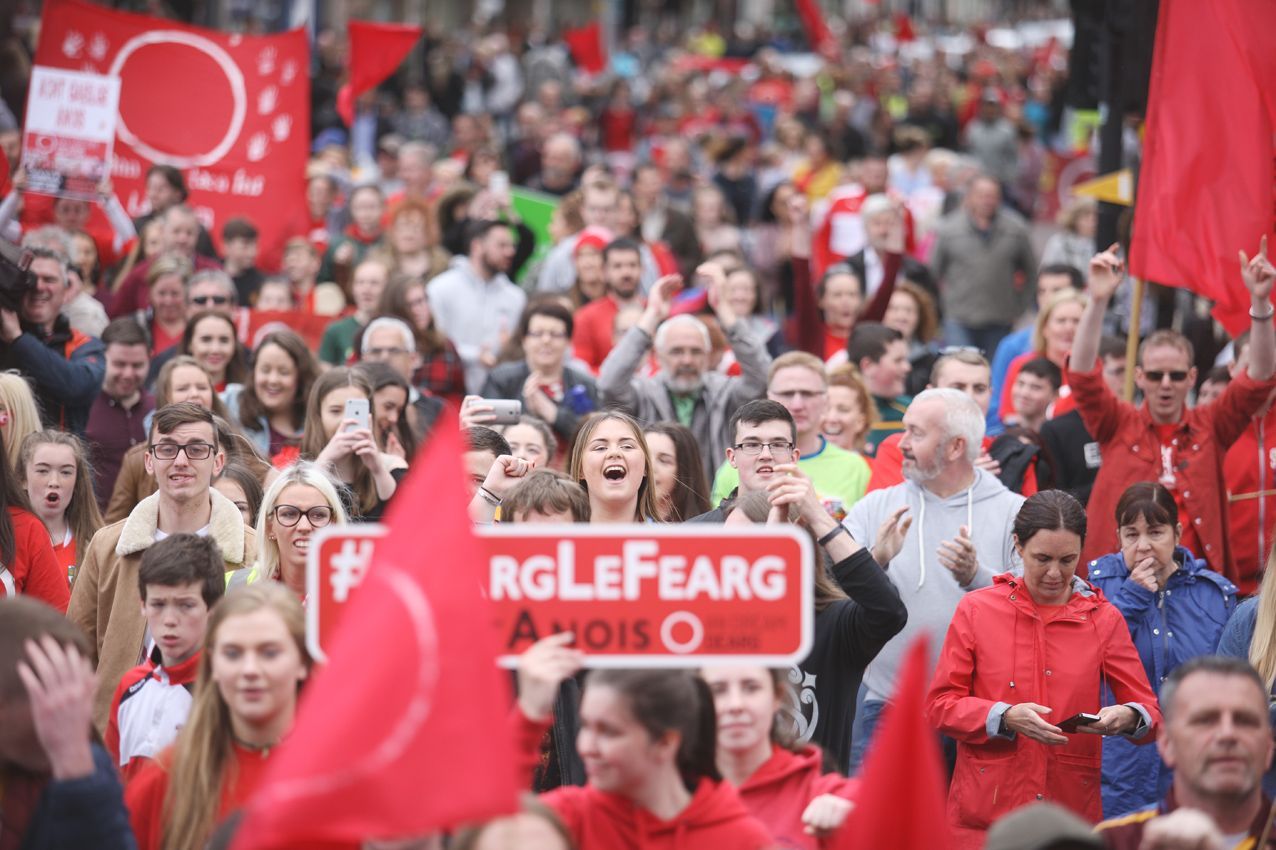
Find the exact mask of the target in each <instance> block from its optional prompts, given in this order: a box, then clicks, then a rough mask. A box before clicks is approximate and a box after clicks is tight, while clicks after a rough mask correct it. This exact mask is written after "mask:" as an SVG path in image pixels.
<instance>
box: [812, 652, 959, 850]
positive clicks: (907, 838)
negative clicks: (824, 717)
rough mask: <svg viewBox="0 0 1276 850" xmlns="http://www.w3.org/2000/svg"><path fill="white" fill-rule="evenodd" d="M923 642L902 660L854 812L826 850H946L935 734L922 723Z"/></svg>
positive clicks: (948, 837)
mask: <svg viewBox="0 0 1276 850" xmlns="http://www.w3.org/2000/svg"><path fill="white" fill-rule="evenodd" d="M927 658H928V656H927V654H926V638H925V636H923V637H919V638H918V639H917V640H915V641H914V642H913V645H912V646H911V647H910V648H909V650H908V654H907V655H906V656H905V658H904V666H903V669H902V671H901V673H900V677H899V684H898V685H896V688H895V698H894V699H893V700H892V701H891V703H890V705H888V706H887V707H886V712H885V714H884V715H883V716H882V721H881V723H880V724H878V727H877V731H876V733H875V734H874V737H873V745H872V747H871V748H870V749H869V751H868V757H867V758H866V759H865V761H864V768H863V770H861V771H860V774H859V778H860V793H859V796H858V798H857V799H856V801H855V808H854V809H853V810H852V811H851V814H850V815H849V816H848V817H847V821H846V823H845V824H843V825H842V828H841V829H839V830H838V831H837V832H836V833H835V834H834V838H833V841H832V842H831V843H830V845H829V846H830V847H832V848H837V850H853V848H859V847H890V848H891V850H949V848H950V847H952V835H951V834H950V832H949V829H948V816H947V814H946V811H945V810H946V807H947V801H946V796H947V795H946V793H945V787H946V785H947V781H946V779H945V772H944V766H943V763H942V762H941V760H940V755H939V741H938V739H937V738H936V735H935V730H934V729H933V728H932V727H931V726H930V725H929V724H928V723H927V722H926V717H925V708H926V687H927V684H928V683H927V681H926V678H927V676H926V667H927Z"/></svg>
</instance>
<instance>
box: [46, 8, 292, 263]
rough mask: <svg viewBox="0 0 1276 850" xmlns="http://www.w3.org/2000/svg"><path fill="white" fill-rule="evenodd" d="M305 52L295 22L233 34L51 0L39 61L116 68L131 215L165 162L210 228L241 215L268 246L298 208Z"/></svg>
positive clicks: (119, 142)
mask: <svg viewBox="0 0 1276 850" xmlns="http://www.w3.org/2000/svg"><path fill="white" fill-rule="evenodd" d="M309 56H310V53H309V48H308V46H307V44H306V36H305V32H304V31H302V30H299V29H298V30H293V31H291V32H287V33H283V34H280V35H270V36H247V35H232V34H228V33H220V32H214V31H212V30H205V29H199V28H197V27H190V26H186V25H184V24H179V23H175V22H173V21H167V20H160V19H158V18H149V17H145V16H143V15H132V14H127V13H124V12H116V11H112V10H110V9H104V8H102V7H101V6H96V5H92V4H90V3H86V2H82V0H47V1H46V2H45V4H44V16H43V18H42V22H41V26H40V44H39V48H38V49H37V51H36V62H37V63H38V64H40V65H48V66H51V67H54V68H65V69H69V70H74V71H85V72H88V73H94V74H105V75H108V76H113V77H119V78H120V82H121V86H120V103H119V121H118V123H117V125H116V139H115V160H114V163H113V165H112V169H111V176H112V179H113V181H114V183H115V191H116V194H117V195H119V197H120V200H121V201H122V202H123V204H124V208H125V209H126V210H128V211H129V213H130V214H131V215H140V214H142V213H144V212H146V211H147V209H148V205H147V201H146V191H145V189H146V170H147V169H148V168H149V167H150V166H151V165H152V164H155V163H162V164H167V165H172V166H175V167H177V168H179V169H181V171H182V173H183V174H184V175H185V177H186V185H187V187H188V188H189V189H190V198H189V203H190V204H191V206H192V207H194V208H195V211H196V213H197V214H198V215H199V217H200V220H201V222H202V223H203V224H204V226H205V227H206V228H208V230H209V231H210V232H211V233H213V234H217V233H218V231H219V230H220V227H221V224H222V223H223V222H224V221H225V220H226V219H227V218H230V217H232V216H247V217H248V218H250V219H252V221H253V223H254V224H256V225H257V227H258V229H259V230H260V232H261V255H262V256H263V257H271V256H278V255H279V252H280V249H281V248H282V245H283V240H284V238H285V236H286V233H285V230H286V226H287V224H288V222H290V221H295V220H297V219H298V218H304V217H305V214H306V212H305V165H306V155H307V153H308V148H309V138H310V70H309V61H310V59H309Z"/></svg>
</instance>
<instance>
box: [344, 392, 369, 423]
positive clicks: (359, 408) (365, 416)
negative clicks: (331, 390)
mask: <svg viewBox="0 0 1276 850" xmlns="http://www.w3.org/2000/svg"><path fill="white" fill-rule="evenodd" d="M341 418H342V419H343V420H346V419H353V420H354V421H355V423H356V424H354V425H347V426H346V430H347V431H359V430H363V431H371V430H372V415H371V413H370V411H369V409H368V400H367V399H366V398H348V399H346V410H345V413H343V414H342V415H341Z"/></svg>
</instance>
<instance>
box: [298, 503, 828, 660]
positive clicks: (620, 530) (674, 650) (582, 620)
mask: <svg viewBox="0 0 1276 850" xmlns="http://www.w3.org/2000/svg"><path fill="white" fill-rule="evenodd" d="M384 534H385V529H384V527H382V526H379V525H359V526H343V527H330V528H325V529H323V530H322V531H321V532H320V533H319V534H318V535H316V537H315V541H314V543H312V544H311V547H310V553H309V563H308V567H307V603H306V615H307V639H308V641H309V642H310V650H311V652H312V654H314V655H315V656H316V657H318V658H322V657H323V645H324V642H325V640H326V639H328V638H329V637H330V636H331V634H332V632H333V630H334V629H336V628H337V625H338V623H339V622H340V617H341V608H342V606H343V605H344V604H345V603H346V602H348V601H349V599H350V597H351V595H352V593H353V592H356V591H357V588H358V586H359V584H360V583H361V582H362V580H363V578H364V576H365V575H366V574H367V571H368V570H369V569H376V564H375V561H376V542H377V540H378V539H379V538H381V537H382V536H384ZM479 536H480V537H481V538H482V539H483V540H484V541H485V543H486V544H487V552H488V562H487V564H485V565H480V566H479V568H478V569H477V570H475V571H474V573H473V576H474V579H475V580H478V581H482V582H483V588H484V591H485V593H486V595H487V597H488V599H489V600H490V601H491V603H492V608H493V611H494V616H495V618H496V626H497V631H498V633H499V634H500V635H501V642H502V643H501V651H502V653H503V654H502V657H501V663H502V664H504V665H506V666H512V665H513V663H514V661H515V659H516V658H517V656H518V654H519V653H521V652H522V651H523V650H525V649H526V648H527V647H528V646H530V645H531V644H532V643H533V642H535V641H536V640H538V639H540V638H542V637H545V636H546V635H550V634H554V633H556V632H561V631H571V632H573V633H574V634H575V635H576V646H577V647H579V648H580V649H582V650H584V652H585V653H586V658H587V662H586V663H587V664H588V665H590V666H624V667H684V666H687V665H689V664H717V663H729V662H748V663H752V664H763V665H767V666H781V665H785V664H792V663H795V662H797V661H798V660H800V659H802V658H804V657H805V656H806V654H807V652H808V651H809V649H810V645H811V640H812V634H813V629H814V607H813V602H812V594H813V586H814V579H813V570H814V569H815V566H814V561H813V554H812V549H813V547H812V546H811V542H810V539H809V538H808V537H807V536H806V535H804V534H803V533H802V532H801V531H800V530H798V529H795V528H792V527H789V526H779V527H776V526H758V527H756V528H747V527H744V528H731V529H730V530H729V532H728V530H727V529H725V528H723V527H721V526H719V527H715V528H712V529H711V530H708V531H706V530H703V529H697V528H693V527H690V526H678V525H655V524H651V525H633V526H629V525H625V526H591V525H563V526H551V525H507V526H501V525H496V526H489V527H484V528H480V529H479ZM422 558H423V559H428V561H429V564H428V567H427V568H429V569H441V570H448V571H449V572H452V573H454V574H455V575H456V577H457V580H458V581H461V580H465V576H466V575H467V572H466V570H467V565H464V564H456V563H452V562H451V561H450V560H449V559H448V556H447V553H446V552H430V551H427V550H424V549H423V550H422Z"/></svg>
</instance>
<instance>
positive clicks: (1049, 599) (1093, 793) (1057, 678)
mask: <svg viewBox="0 0 1276 850" xmlns="http://www.w3.org/2000/svg"><path fill="white" fill-rule="evenodd" d="M1085 535H1086V512H1085V509H1084V508H1082V507H1081V504H1080V503H1079V502H1078V501H1077V500H1076V499H1074V498H1072V497H1071V496H1069V495H1068V494H1067V493H1064V492H1062V491H1060V490H1045V491H1043V492H1040V493H1037V494H1036V495H1034V496H1033V497H1032V498H1030V499H1028V501H1026V502H1024V504H1023V507H1021V508H1020V509H1019V514H1018V515H1017V516H1016V517H1015V522H1014V542H1015V549H1016V551H1017V553H1018V554H1019V557H1020V558H1021V559H1022V561H1023V575H1022V576H1019V575H1015V574H1013V573H1004V574H1002V575H999V576H997V577H996V578H994V579H993V586H992V587H989V588H985V589H983V590H978V591H975V592H973V593H968V594H966V595H965V596H964V597H962V599H961V601H960V602H958V603H957V611H956V613H954V615H953V619H952V623H951V625H950V626H949V628H948V636H947V637H946V638H945V640H944V647H943V651H942V652H941V654H940V658H939V666H938V667H937V668H936V670H935V677H934V679H933V680H932V681H931V687H930V694H929V695H928V696H927V717H928V719H929V721H930V722H931V723H932V724H933V725H934V726H935V727H936V728H937V729H938V730H939V731H940V732H942V733H943V734H945V735H948V736H950V737H952V738H955V739H956V740H957V765H956V768H955V770H954V772H953V778H952V783H951V785H950V786H949V792H948V821H949V825H950V826H951V828H952V831H953V838H954V841H953V848H954V850H976V848H979V847H982V846H983V844H984V837H985V836H984V833H985V832H986V831H987V830H988V827H989V826H991V825H992V824H993V823H994V822H995V821H996V820H997V819H998V818H1000V817H1001V816H1002V815H1005V814H1007V813H1009V812H1011V811H1013V810H1014V809H1017V808H1019V807H1020V806H1023V805H1026V804H1028V803H1033V802H1037V801H1040V800H1049V801H1051V802H1055V803H1058V804H1060V805H1062V806H1066V807H1067V808H1069V809H1071V810H1072V811H1074V812H1076V813H1077V814H1078V815H1080V816H1081V817H1083V818H1085V819H1087V820H1088V821H1090V822H1092V823H1093V822H1095V821H1097V820H1099V819H1100V817H1101V815H1102V805H1101V802H1100V794H1099V788H1100V784H1099V771H1100V765H1101V761H1102V754H1103V748H1102V738H1101V737H1100V736H1103V735H1124V736H1126V737H1128V738H1130V739H1131V740H1133V741H1135V742H1136V743H1152V741H1153V739H1154V737H1155V736H1154V735H1153V732H1154V731H1155V730H1156V728H1157V727H1158V726H1159V725H1160V722H1161V714H1160V711H1159V709H1158V708H1157V702H1156V695H1155V694H1154V693H1153V692H1152V688H1151V687H1150V686H1149V685H1148V680H1147V674H1146V673H1144V671H1143V664H1142V662H1141V661H1140V660H1139V655H1138V653H1137V652H1136V651H1135V648H1134V644H1133V643H1132V642H1131V640H1130V631H1129V629H1128V628H1127V627H1126V624H1125V620H1124V618H1123V617H1122V616H1121V612H1120V611H1118V610H1117V609H1116V607H1115V606H1113V605H1112V604H1111V603H1110V602H1108V601H1107V599H1106V598H1104V596H1103V595H1102V594H1101V593H1100V592H1098V591H1097V590H1096V589H1095V587H1094V585H1092V584H1089V583H1088V582H1086V581H1084V580H1083V579H1081V578H1079V577H1078V576H1077V575H1076V568H1077V561H1078V559H1079V558H1080V556H1081V547H1082V544H1083V543H1084V541H1085ZM1105 685H1106V687H1107V689H1109V690H1110V691H1111V692H1112V694H1113V695H1114V703H1113V704H1111V705H1102V704H1101V703H1102V701H1103V700H1102V694H1103V688H1104V686H1105ZM1076 715H1088V716H1083V717H1076Z"/></svg>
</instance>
